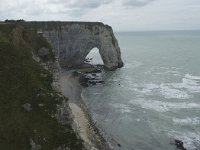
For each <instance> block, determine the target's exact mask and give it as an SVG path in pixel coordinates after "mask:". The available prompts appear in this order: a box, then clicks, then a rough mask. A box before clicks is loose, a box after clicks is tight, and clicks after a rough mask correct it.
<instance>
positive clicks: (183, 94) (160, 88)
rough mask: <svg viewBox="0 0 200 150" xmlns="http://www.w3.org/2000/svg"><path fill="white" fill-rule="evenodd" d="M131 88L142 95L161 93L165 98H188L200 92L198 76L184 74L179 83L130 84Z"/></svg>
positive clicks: (199, 78)
mask: <svg viewBox="0 0 200 150" xmlns="http://www.w3.org/2000/svg"><path fill="white" fill-rule="evenodd" d="M131 86H132V88H131V90H133V91H135V92H137V93H138V94H143V95H162V96H163V97H164V98H166V99H189V98H191V97H192V94H193V93H200V77H199V76H192V75H190V74H186V75H185V76H184V77H183V78H182V82H180V83H161V84H155V83H146V84H132V85H131Z"/></svg>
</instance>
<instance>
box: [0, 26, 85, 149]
mask: <svg viewBox="0 0 200 150" xmlns="http://www.w3.org/2000/svg"><path fill="white" fill-rule="evenodd" d="M42 47H46V48H48V49H50V53H49V55H48V56H45V57H44V58H41V60H42V61H43V62H47V61H52V62H53V61H54V56H53V53H52V52H51V47H50V46H49V45H48V43H47V42H46V41H45V39H43V38H42V37H40V36H38V35H37V33H36V31H34V30H29V29H28V28H27V27H24V26H22V25H21V23H20V25H19V24H18V23H0V149H1V150H28V149H31V144H30V143H31V142H32V143H33V141H34V143H36V147H39V148H40V147H41V149H42V150H43V149H44V150H51V149H57V148H58V147H60V148H64V147H69V148H70V149H73V150H79V149H83V144H82V140H80V139H79V138H78V137H77V135H76V133H75V132H74V131H73V130H72V127H71V124H70V123H68V124H65V125H62V124H59V123H58V121H57V119H56V118H55V117H54V116H55V113H56V105H58V104H60V103H61V102H62V101H63V100H67V99H65V98H64V97H62V96H60V94H59V93H57V92H56V91H55V90H53V88H52V86H51V84H52V81H53V77H52V73H51V72H49V71H47V70H45V69H43V68H42V67H41V65H40V64H39V63H38V62H36V61H34V60H33V59H32V52H34V53H35V54H37V53H38V50H39V49H40V48H42ZM26 105H28V106H29V108H25V106H26ZM68 122H70V120H68ZM38 145H39V146H38Z"/></svg>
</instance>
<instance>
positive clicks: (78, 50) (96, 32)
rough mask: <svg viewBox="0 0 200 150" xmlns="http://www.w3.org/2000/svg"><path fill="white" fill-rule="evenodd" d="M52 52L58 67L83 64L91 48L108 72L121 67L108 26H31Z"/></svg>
mask: <svg viewBox="0 0 200 150" xmlns="http://www.w3.org/2000/svg"><path fill="white" fill-rule="evenodd" d="M30 25H31V26H32V27H34V26H35V27H37V29H38V33H39V34H41V35H43V36H44V37H45V38H46V39H47V40H48V41H49V43H50V44H51V46H52V47H53V49H54V50H55V54H56V55H57V56H58V58H59V63H60V66H61V67H74V66H79V65H81V64H83V63H84V60H85V57H86V56H87V55H88V53H89V52H90V51H91V50H92V49H93V48H98V49H99V53H100V55H101V58H102V60H103V62H104V66H105V67H106V68H107V69H109V70H114V69H116V68H119V67H122V66H123V62H122V59H121V52H120V48H119V45H118V42H117V40H116V38H115V36H114V33H113V30H112V28H111V27H110V26H108V25H104V24H103V23H99V22H30Z"/></svg>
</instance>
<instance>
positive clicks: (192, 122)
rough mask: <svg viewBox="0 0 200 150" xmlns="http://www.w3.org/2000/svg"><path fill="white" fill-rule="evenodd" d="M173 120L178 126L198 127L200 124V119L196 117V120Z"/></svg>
mask: <svg viewBox="0 0 200 150" xmlns="http://www.w3.org/2000/svg"><path fill="white" fill-rule="evenodd" d="M172 120H173V122H174V123H175V124H178V125H198V124H200V118H199V117H195V118H189V117H188V118H184V119H180V118H173V119H172Z"/></svg>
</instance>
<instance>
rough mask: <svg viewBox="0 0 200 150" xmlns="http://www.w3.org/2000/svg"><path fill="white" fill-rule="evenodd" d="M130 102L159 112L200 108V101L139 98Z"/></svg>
mask: <svg viewBox="0 0 200 150" xmlns="http://www.w3.org/2000/svg"><path fill="white" fill-rule="evenodd" d="M129 104H133V105H140V107H142V108H144V109H150V110H154V111H158V112H167V111H176V110H180V109H192V108H193V109H194V108H200V104H198V103H186V102H181V103H177V102H162V101H157V100H147V99H146V100H145V99H138V100H131V101H129Z"/></svg>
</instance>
